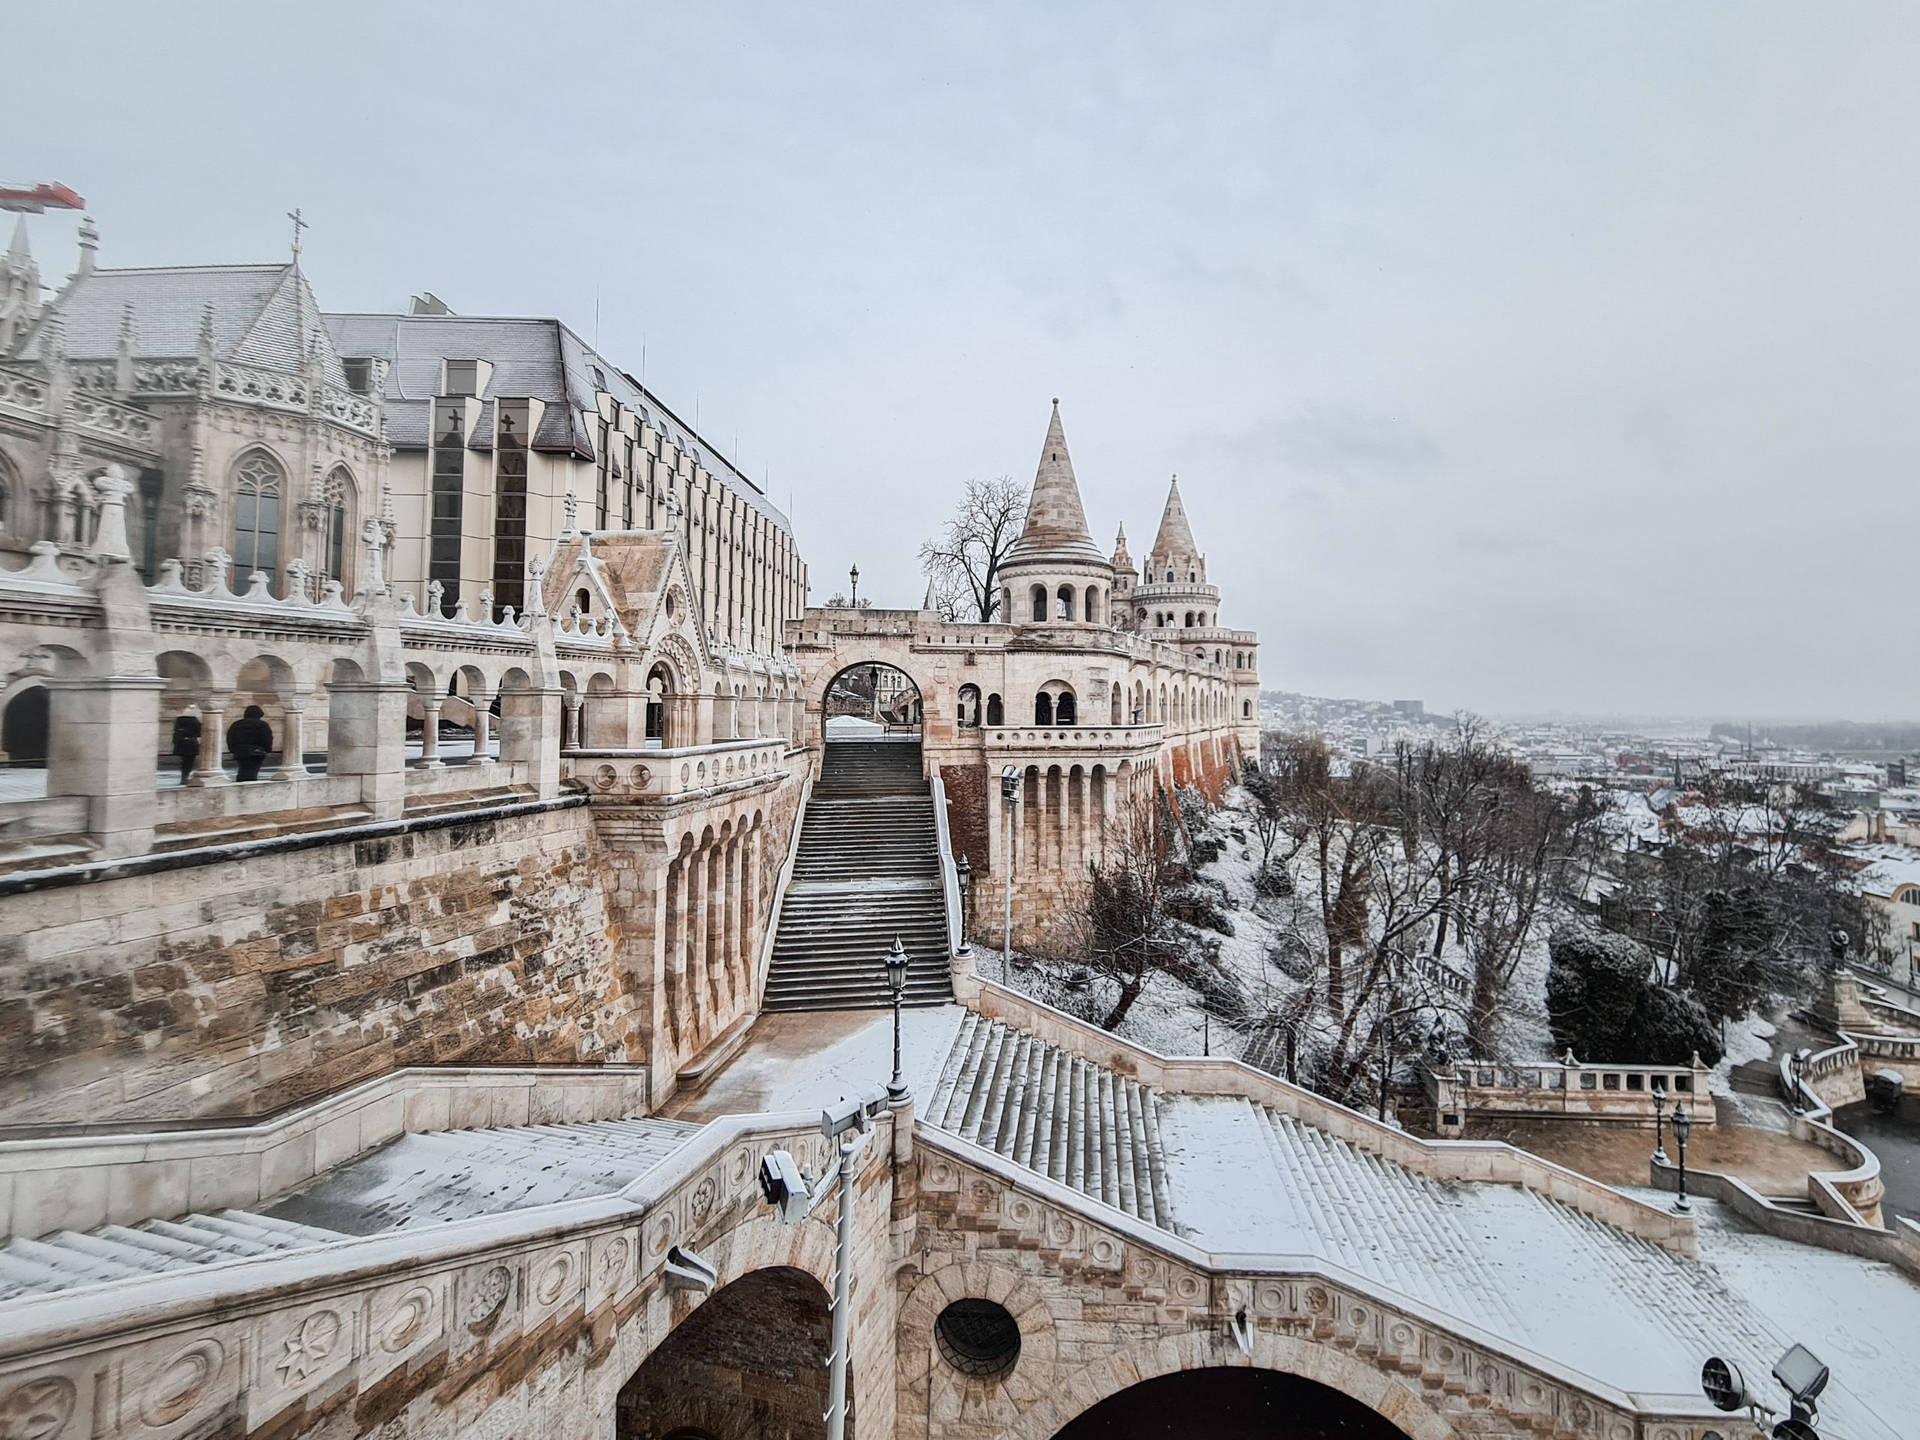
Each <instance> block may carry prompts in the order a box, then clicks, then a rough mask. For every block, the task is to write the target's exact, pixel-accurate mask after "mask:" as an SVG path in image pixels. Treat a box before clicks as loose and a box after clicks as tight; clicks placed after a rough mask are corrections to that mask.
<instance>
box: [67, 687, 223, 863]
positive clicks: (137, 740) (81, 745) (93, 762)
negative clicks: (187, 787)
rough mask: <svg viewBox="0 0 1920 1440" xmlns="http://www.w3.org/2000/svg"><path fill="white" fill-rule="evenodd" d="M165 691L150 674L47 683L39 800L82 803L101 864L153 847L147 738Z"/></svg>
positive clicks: (156, 726) (152, 776)
mask: <svg viewBox="0 0 1920 1440" xmlns="http://www.w3.org/2000/svg"><path fill="white" fill-rule="evenodd" d="M165 686H166V681H164V680H162V679H161V678H160V677H159V676H158V675H74V676H55V677H54V678H52V679H51V680H49V681H48V682H47V690H48V696H47V700H48V733H49V739H50V741H51V744H50V745H49V747H48V750H47V794H48V795H50V796H52V795H82V796H85V797H86V799H87V834H88V836H89V837H90V838H91V839H92V840H93V842H94V843H95V844H96V845H97V846H99V849H100V854H101V857H102V858H104V859H119V858H120V857H122V856H126V855H141V854H144V853H146V852H147V851H148V850H151V849H152V848H153V826H154V814H155V801H154V790H155V788H156V785H157V784H158V777H157V775H156V773H155V761H154V737H155V736H156V735H157V734H158V733H159V730H160V692H161V690H162V689H164V688H165ZM216 743H217V742H216ZM201 753H203V754H204V753H205V751H204V749H203V750H202V752H201ZM224 778H225V777H224V776H222V779H224Z"/></svg>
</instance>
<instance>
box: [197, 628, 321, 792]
mask: <svg viewBox="0 0 1920 1440" xmlns="http://www.w3.org/2000/svg"><path fill="white" fill-rule="evenodd" d="M306 702H307V697H306V695H305V694H304V693H303V692H302V691H301V690H300V689H299V687H298V685H297V684H296V682H295V680H294V675H293V667H292V666H291V665H289V664H288V663H287V662H286V661H285V660H282V659H281V658H280V657H279V656H277V655H256V656H254V657H253V659H251V660H249V661H247V663H246V664H244V665H242V666H241V667H240V669H239V671H238V673H237V674H236V675H235V676H234V680H233V698H232V700H231V701H229V702H228V705H227V709H226V713H225V720H226V734H224V735H221V736H217V737H210V738H214V739H217V740H218V741H219V742H220V744H221V745H222V747H223V748H224V750H225V753H226V755H227V758H228V759H229V760H231V761H232V762H233V766H234V778H235V779H236V780H240V781H248V780H258V779H260V778H261V777H262V774H263V772H264V771H265V769H266V767H267V766H268V765H269V764H271V763H277V764H280V765H298V764H300V763H301V759H302V756H301V755H299V754H285V753H283V751H284V747H285V746H286V744H287V736H288V724H287V713H288V710H289V709H290V708H291V709H298V710H301V711H305V709H306V708H307V707H306ZM256 711H257V712H258V713H257V714H256V713H255V712H256ZM263 727H264V728H263ZM201 743H202V744H203V745H204V744H206V743H208V742H207V739H205V738H203V739H202V741H201ZM300 748H301V749H302V750H304V749H305V737H304V736H302V737H301V741H300Z"/></svg>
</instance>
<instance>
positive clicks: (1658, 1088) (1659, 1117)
mask: <svg viewBox="0 0 1920 1440" xmlns="http://www.w3.org/2000/svg"><path fill="white" fill-rule="evenodd" d="M1666 1103H1667V1087H1666V1086H1665V1085H1663V1084H1662V1083H1661V1081H1660V1077H1659V1076H1658V1075H1656V1076H1654V1077H1653V1163H1654V1164H1656V1165H1664V1164H1666V1163H1667V1131H1666V1121H1667V1112H1666V1109H1665V1108H1664V1107H1665V1106H1666Z"/></svg>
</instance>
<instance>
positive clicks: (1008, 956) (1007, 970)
mask: <svg viewBox="0 0 1920 1440" xmlns="http://www.w3.org/2000/svg"><path fill="white" fill-rule="evenodd" d="M1000 798H1001V800H1002V801H1004V802H1005V803H1004V804H1003V805H1002V806H1001V808H1002V809H1003V810H1005V811H1006V812H1007V845H1006V860H1007V873H1006V878H1005V880H1004V882H1003V883H1002V886H1001V888H1002V890H1003V891H1004V892H1005V894H1004V897H1003V899H1004V902H1005V903H1004V905H1003V908H1002V913H1001V917H1000V983H1001V984H1002V985H1005V984H1006V983H1007V980H1008V977H1009V976H1010V975H1012V973H1013V837H1014V831H1015V826H1014V819H1013V814H1014V809H1015V807H1016V806H1018V805H1019V803H1020V769H1019V767H1018V766H1016V765H1006V766H1002V767H1001V770H1000Z"/></svg>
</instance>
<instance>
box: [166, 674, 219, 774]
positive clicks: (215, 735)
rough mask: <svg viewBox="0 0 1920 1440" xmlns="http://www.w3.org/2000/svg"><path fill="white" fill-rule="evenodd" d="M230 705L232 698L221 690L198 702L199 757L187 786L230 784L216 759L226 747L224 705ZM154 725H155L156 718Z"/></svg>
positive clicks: (213, 691) (211, 692)
mask: <svg viewBox="0 0 1920 1440" xmlns="http://www.w3.org/2000/svg"><path fill="white" fill-rule="evenodd" d="M232 703H233V696H232V695H231V694H230V693H228V692H226V691H223V690H212V691H209V692H208V693H207V698H206V699H204V700H203V701H201V702H200V758H199V759H198V760H197V761H195V762H194V767H193V774H192V775H191V776H190V777H189V778H188V780H187V784H189V785H231V784H232V783H233V781H231V780H230V779H228V778H227V768H226V766H225V765H224V764H223V763H222V762H221V758H220V757H221V755H222V754H223V753H224V752H225V750H226V748H227V706H228V705H230V704H232ZM154 724H155V726H156V727H157V726H158V725H159V720H158V718H157V717H156V719H155V721H154Z"/></svg>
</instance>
